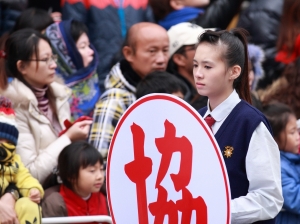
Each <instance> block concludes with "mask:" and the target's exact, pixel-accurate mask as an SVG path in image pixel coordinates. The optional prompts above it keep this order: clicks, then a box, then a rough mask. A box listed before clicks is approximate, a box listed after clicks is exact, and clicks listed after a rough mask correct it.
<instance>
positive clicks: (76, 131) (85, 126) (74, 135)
mask: <svg viewBox="0 0 300 224" xmlns="http://www.w3.org/2000/svg"><path fill="white" fill-rule="evenodd" d="M92 123H93V121H90V120H84V121H80V122H76V123H75V124H73V125H72V126H71V127H70V128H69V129H68V131H67V132H66V135H67V136H68V137H69V139H70V140H71V141H72V142H74V141H78V140H85V139H87V137H88V135H89V131H90V126H91V124H92Z"/></svg>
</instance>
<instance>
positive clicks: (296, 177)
mask: <svg viewBox="0 0 300 224" xmlns="http://www.w3.org/2000/svg"><path fill="white" fill-rule="evenodd" d="M280 161H281V179H282V193H283V198H284V202H283V210H282V211H281V212H280V213H279V214H278V216H277V218H276V224H299V223H300V203H299V201H300V155H299V154H293V153H288V152H283V151H281V152H280Z"/></svg>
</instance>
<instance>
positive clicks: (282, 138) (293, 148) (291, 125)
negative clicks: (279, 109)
mask: <svg viewBox="0 0 300 224" xmlns="http://www.w3.org/2000/svg"><path fill="white" fill-rule="evenodd" d="M299 140H300V139H299V132H298V130H297V120H296V117H295V116H294V115H290V117H289V120H288V123H287V124H286V127H285V130H283V131H282V132H281V133H280V135H279V141H277V142H278V146H279V148H280V149H281V150H283V151H285V152H290V153H295V154H298V151H299Z"/></svg>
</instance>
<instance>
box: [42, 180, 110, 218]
mask: <svg viewBox="0 0 300 224" xmlns="http://www.w3.org/2000/svg"><path fill="white" fill-rule="evenodd" d="M42 213H43V217H70V216H89V215H108V207H107V203H106V198H105V196H104V195H103V194H102V193H101V192H96V193H92V194H91V196H90V198H89V199H88V200H86V201H85V200H83V199H82V198H81V197H80V196H78V195H77V194H75V193H74V192H73V191H72V190H71V189H69V188H67V187H66V186H64V185H63V184H62V185H60V186H54V187H51V188H49V189H47V190H46V192H45V198H44V200H43V202H42Z"/></svg>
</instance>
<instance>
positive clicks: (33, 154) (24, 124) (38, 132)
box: [0, 78, 71, 183]
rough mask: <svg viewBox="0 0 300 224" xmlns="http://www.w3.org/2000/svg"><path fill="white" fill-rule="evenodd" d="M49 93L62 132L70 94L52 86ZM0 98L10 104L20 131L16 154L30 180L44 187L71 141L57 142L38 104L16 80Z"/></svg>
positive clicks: (54, 83)
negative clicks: (63, 150)
mask: <svg viewBox="0 0 300 224" xmlns="http://www.w3.org/2000/svg"><path fill="white" fill-rule="evenodd" d="M49 91H50V94H51V98H53V101H54V104H55V107H56V114H57V118H58V121H59V124H60V126H61V128H62V129H64V128H65V126H64V124H63V122H64V121H65V120H66V119H70V107H69V103H68V99H69V98H70V95H71V90H70V89H69V88H67V87H66V86H64V85H61V84H59V83H57V82H53V83H51V84H50V85H49ZM0 95H3V96H5V97H7V98H9V99H10V100H11V101H12V106H13V109H14V110H15V113H16V121H17V125H18V130H19V140H18V145H17V148H16V153H18V154H19V155H20V157H21V159H22V161H23V163H24V165H25V166H26V167H27V168H28V169H29V171H30V173H31V174H32V176H33V177H35V178H37V179H38V180H39V181H40V183H43V181H44V180H45V178H46V177H47V176H48V175H49V174H50V173H51V171H52V170H53V168H54V167H55V166H56V165H57V158H58V155H59V153H60V152H61V150H62V149H63V148H64V147H65V146H67V145H69V144H70V143H71V141H70V139H69V138H68V137H67V136H66V135H62V136H61V137H59V138H58V136H57V132H56V131H55V130H54V128H53V125H52V124H51V122H50V121H49V119H48V118H47V117H46V116H45V115H44V114H43V113H42V112H40V110H39V108H38V101H37V99H36V97H35V95H34V93H33V92H32V90H30V89H29V88H28V87H27V86H25V84H23V83H22V82H21V81H19V80H18V79H16V78H14V79H13V81H12V82H11V83H9V86H8V88H7V89H6V90H4V91H3V90H0Z"/></svg>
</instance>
